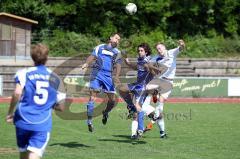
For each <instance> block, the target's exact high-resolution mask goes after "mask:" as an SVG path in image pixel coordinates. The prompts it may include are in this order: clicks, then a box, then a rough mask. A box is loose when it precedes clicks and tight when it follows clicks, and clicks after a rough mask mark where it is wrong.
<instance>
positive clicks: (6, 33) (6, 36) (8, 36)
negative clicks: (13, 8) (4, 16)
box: [1, 24, 12, 40]
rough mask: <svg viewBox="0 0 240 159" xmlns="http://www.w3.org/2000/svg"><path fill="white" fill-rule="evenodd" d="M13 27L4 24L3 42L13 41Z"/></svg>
mask: <svg viewBox="0 0 240 159" xmlns="http://www.w3.org/2000/svg"><path fill="white" fill-rule="evenodd" d="M11 35H12V34H11V26H10V25H6V24H2V39H1V40H12V36H11Z"/></svg>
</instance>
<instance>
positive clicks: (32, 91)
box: [14, 65, 60, 131]
mask: <svg viewBox="0 0 240 159" xmlns="http://www.w3.org/2000/svg"><path fill="white" fill-rule="evenodd" d="M15 82H16V83H17V84H20V85H21V87H22V88H23V93H22V96H21V99H20V101H19V103H18V105H17V109H16V111H15V115H14V123H15V125H16V127H18V128H22V129H25V130H31V131H50V130H51V127H52V108H53V106H54V105H55V103H56V102H57V94H58V92H57V89H58V87H59V84H60V80H59V78H58V77H57V76H56V75H54V74H53V73H52V71H51V70H49V69H48V68H47V67H45V66H44V65H40V66H35V67H30V68H28V69H23V70H20V71H18V72H17V73H16V75H15Z"/></svg>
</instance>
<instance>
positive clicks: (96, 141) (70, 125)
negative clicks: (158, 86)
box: [0, 103, 240, 159]
mask: <svg viewBox="0 0 240 159" xmlns="http://www.w3.org/2000/svg"><path fill="white" fill-rule="evenodd" d="M83 109H84V106H83V105H73V106H72V107H71V111H73V112H81V111H83ZM164 109H165V110H164V111H165V122H166V129H167V133H168V136H169V137H168V138H167V139H160V138H159V131H158V127H157V126H156V125H154V128H153V130H152V131H149V132H147V133H146V134H144V137H143V138H141V139H140V140H135V141H133V140H131V139H130V124H131V121H130V120H126V119H125V113H126V108H125V106H123V105H122V104H118V106H117V107H116V108H115V109H114V110H113V112H111V113H110V119H109V121H108V123H107V125H105V126H104V125H102V123H101V116H99V117H97V118H95V119H94V126H95V132H94V133H89V132H88V130H87V126H86V123H85V121H84V120H62V119H61V118H59V117H58V116H56V114H55V113H54V115H53V130H52V134H51V139H50V142H49V144H48V147H47V149H46V152H45V155H44V157H43V158H46V159H56V158H57V159H76V158H81V159H89V158H91V159H95V158H96V159H129V158H131V159H140V158H144V159H152V158H161V159H193V158H194V159H208V158H209V159H224V158H231V159H237V158H239V156H240V151H239V148H240V142H239V141H240V135H239V132H240V126H239V121H240V115H239V114H240V106H239V104H187V103H185V104H165V107H164ZM6 112H7V104H0V158H1V159H15V158H18V151H17V149H16V140H15V130H14V126H13V125H11V124H6V123H5V121H4V119H5V114H6Z"/></svg>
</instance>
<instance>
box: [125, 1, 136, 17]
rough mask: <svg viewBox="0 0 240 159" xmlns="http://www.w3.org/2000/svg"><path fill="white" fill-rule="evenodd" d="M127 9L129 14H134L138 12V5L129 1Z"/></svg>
mask: <svg viewBox="0 0 240 159" xmlns="http://www.w3.org/2000/svg"><path fill="white" fill-rule="evenodd" d="M125 10H126V12H127V13H128V14H130V15H133V14H135V13H136V12H137V6H136V4H134V3H128V4H127V5H126V7H125Z"/></svg>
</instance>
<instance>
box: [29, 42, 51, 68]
mask: <svg viewBox="0 0 240 159" xmlns="http://www.w3.org/2000/svg"><path fill="white" fill-rule="evenodd" d="M48 51H49V49H48V47H47V46H46V45H43V44H41V43H40V44H36V45H34V46H32V48H31V57H32V59H33V61H34V64H35V65H36V66H37V65H45V63H46V62H47V58H48Z"/></svg>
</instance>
